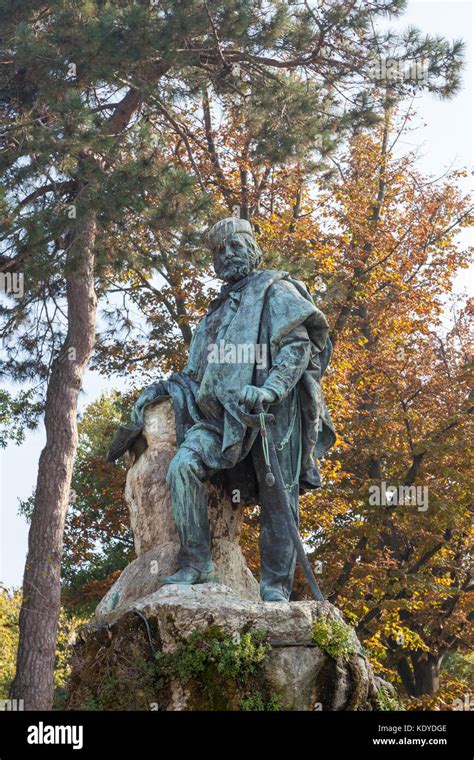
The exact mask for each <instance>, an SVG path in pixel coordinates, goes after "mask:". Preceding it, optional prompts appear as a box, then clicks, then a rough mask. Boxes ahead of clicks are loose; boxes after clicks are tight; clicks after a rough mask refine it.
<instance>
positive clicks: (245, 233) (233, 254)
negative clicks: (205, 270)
mask: <svg viewBox="0 0 474 760" xmlns="http://www.w3.org/2000/svg"><path fill="white" fill-rule="evenodd" d="M207 245H208V247H209V248H210V250H211V251H212V257H213V258H212V261H213V265H214V271H215V273H216V275H217V276H218V277H219V279H220V280H224V282H237V281H238V280H241V279H242V277H245V276H246V275H247V274H250V272H253V271H254V269H256V268H257V267H258V265H259V263H260V259H261V255H262V254H261V251H260V248H259V247H258V245H257V242H256V240H255V237H254V234H253V229H252V227H251V225H250V222H248V221H247V220H246V219H237V218H236V217H230V218H229V219H222V220H221V221H220V222H217V223H216V224H215V225H214V226H213V227H211V229H210V230H209V233H208V236H207Z"/></svg>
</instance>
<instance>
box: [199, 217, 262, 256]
mask: <svg viewBox="0 0 474 760" xmlns="http://www.w3.org/2000/svg"><path fill="white" fill-rule="evenodd" d="M237 232H238V233H240V234H244V235H249V236H250V237H251V238H252V240H255V236H254V234H253V229H252V225H251V224H250V222H248V221H247V220H246V219H238V218H237V217H236V216H231V217H229V218H228V219H221V220H220V222H216V224H214V225H213V226H212V227H211V229H210V230H209V232H208V235H207V239H206V244H207V247H208V248H210V249H211V251H214V250H215V249H216V248H217V246H218V245H220V244H221V243H223V242H224V240H226V239H227V238H228V237H230V236H231V235H235V234H236V233H237Z"/></svg>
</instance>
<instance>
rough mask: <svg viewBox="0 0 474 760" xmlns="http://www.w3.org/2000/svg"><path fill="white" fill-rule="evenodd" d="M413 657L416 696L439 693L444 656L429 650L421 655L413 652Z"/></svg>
mask: <svg viewBox="0 0 474 760" xmlns="http://www.w3.org/2000/svg"><path fill="white" fill-rule="evenodd" d="M411 659H412V663H413V675H414V679H415V696H417V697H420V696H422V695H423V694H437V693H438V691H439V672H440V669H441V663H442V659H443V658H442V657H440V656H439V655H433V654H430V652H428V653H427V654H424V653H422V654H421V655H416V654H412V657H411Z"/></svg>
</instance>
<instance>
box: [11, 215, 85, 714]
mask: <svg viewBox="0 0 474 760" xmlns="http://www.w3.org/2000/svg"><path fill="white" fill-rule="evenodd" d="M95 236H96V218H95V213H94V212H92V211H90V212H88V215H87V216H86V218H85V219H83V220H81V222H80V225H79V228H78V229H76V230H75V231H74V235H73V236H72V240H71V243H70V246H69V250H68V254H67V267H66V295H67V304H68V331H67V335H66V338H65V341H64V344H63V345H62V347H61V350H60V352H59V354H58V356H57V357H56V358H55V360H54V362H53V365H52V371H51V378H50V382H49V384H48V392H47V395H46V407H45V428H46V445H45V447H44V449H43V451H42V452H41V457H40V460H39V467H38V478H37V484H36V496H35V507H34V511H33V515H32V520H31V527H30V532H29V536H28V555H27V559H26V565H25V573H24V578H23V604H22V607H21V612H20V645H19V649H18V656H17V670H16V676H15V680H14V682H13V685H12V690H11V692H12V697H14V698H17V699H23V700H24V704H25V709H26V710H49V709H51V707H52V702H53V687H54V684H53V670H54V660H55V651H56V636H57V628H58V618H59V613H60V607H61V584H60V575H61V556H62V547H63V533H64V523H65V519H66V513H67V508H68V504H69V494H70V488H71V477H72V468H73V464H74V458H75V454H76V449H77V401H78V396H79V391H80V389H81V386H82V381H83V377H84V371H85V368H86V366H87V363H88V361H89V359H90V356H91V353H92V349H93V346H94V339H95V323H96V309H97V299H96V294H95V289H94V244H95Z"/></svg>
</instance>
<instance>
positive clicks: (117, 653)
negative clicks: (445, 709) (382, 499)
mask: <svg viewBox="0 0 474 760" xmlns="http://www.w3.org/2000/svg"><path fill="white" fill-rule="evenodd" d="M318 621H319V622H321V621H323V622H324V626H326V627H327V628H328V630H329V631H331V630H332V628H331V626H332V627H334V626H335V629H334V630H336V632H339V633H337V635H339V636H340V631H341V630H342V631H344V630H346V631H348V632H349V634H350V636H349V638H350V640H351V648H350V649H349V650H347V647H346V648H345V649H344V647H343V648H342V649H341V651H340V652H338V643H337V640H336V639H335V640H334V641H333V643H332V648H331V647H329V646H327V642H326V643H321V644H318V643H316V641H317V640H315V637H314V626H315V623H317V622H318ZM324 630H326V629H324ZM252 632H258V633H259V635H260V636H262V637H263V638H262V640H263V641H264V645H265V647H266V656H265V657H264V658H263V659H262V661H261V662H259V663H258V667H256V669H255V672H252V673H250V675H249V674H247V675H245V670H242V674H241V675H240V676H235V674H232V672H231V673H230V676H229V673H228V669H229V667H228V664H227V665H226V663H229V662H234V661H236V660H235V658H234V660H232V659H229V658H230V657H231V655H232V647H233V646H234V644H233V642H235V647H238V646H239V642H242V641H246V640H245V636H246V635H247V636H249V634H251V633H252ZM191 641H194V643H193V646H192V647H191V646H189V644H188V642H191ZM249 641H250V640H249ZM213 642H214V644H213ZM219 642H220V643H219ZM222 642H224V644H226V647H227V648H224V650H222V649H219V647H222V646H223V645H222ZM213 645H214V647H217V649H214V650H211V647H212V646H213ZM206 648H207V649H206ZM206 651H208V652H211V651H212V652H213V654H212V656H209V657H208V658H207V659H205V658H204V659H203V653H205V652H206ZM222 651H224V652H225V653H226V659H222V660H221V661H220V660H219V657H223V655H222ZM236 651H237V650H236ZM252 651H253V650H252V649H251V647H250V644H249V642H247V643H246V646H245V648H244V649H242V650H239V656H240V657H244V658H245V656H248V657H251V656H252ZM173 652H175V653H177V657H176V658H175V661H173ZM219 652H221V654H219ZM249 653H250V654H249ZM170 655H171V664H172V665H173V667H172V668H171V670H170V667H169V663H168V666H167V669H165V670H164V671H163V663H166V662H167V661H168V660H167V658H168V659H169V658H170ZM196 657H197V659H193V658H196ZM173 662H174V664H173ZM220 662H221V664H219V663H220ZM173 668H174V670H173ZM226 668H227V671H226ZM226 673H227V675H226ZM382 686H383V687H385V688H388V689H390V686H389V685H388V684H385V683H384V682H381V681H380V679H378V678H377V677H375V676H374V674H373V672H372V668H371V666H370V664H369V663H368V661H367V659H366V658H365V656H364V654H363V652H362V649H361V646H360V644H359V642H358V641H357V639H356V638H355V634H354V633H353V631H352V629H349V628H348V627H347V626H345V624H344V622H343V620H342V616H341V613H340V612H339V611H338V610H337V609H336V608H335V607H334V606H333V605H331V604H330V603H329V602H314V601H305V602H291V603H280V602H262V601H250V600H248V599H242V598H241V597H240V596H238V595H237V594H236V593H235V592H234V591H232V590H231V589H229V588H227V587H225V586H223V585H222V584H202V585H198V586H164V587H162V588H161V589H159V590H158V591H155V592H154V593H152V594H150V595H149V596H146V597H144V598H142V599H140V600H139V601H138V602H137V603H136V605H135V608H134V610H133V611H129V612H126V613H123V614H122V615H120V616H118V617H117V616H116V617H115V619H114V621H113V622H112V623H111V624H110V625H104V624H102V625H101V624H98V623H92V624H91V625H88V626H86V627H84V628H83V629H82V630H81V631H80V633H79V637H78V640H77V642H76V645H75V648H74V661H73V676H72V681H71V688H70V695H69V701H68V705H67V709H70V710H77V709H85V708H87V707H88V706H89V707H91V705H92V706H93V709H103V710H164V711H169V710H212V709H220V710H223V709H224V710H242V709H253V710H265V709H272V710H277V709H281V710H297V711H301V710H305V711H308V710H310V711H313V710H314V711H319V710H373V709H377V708H378V700H377V695H378V693H379V690H380V688H381V687H382ZM94 705H95V707H94Z"/></svg>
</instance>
